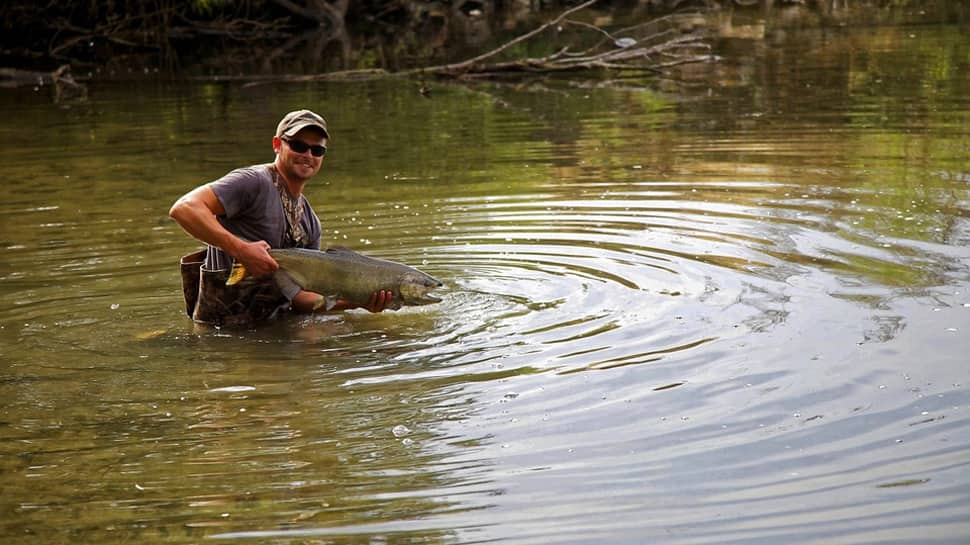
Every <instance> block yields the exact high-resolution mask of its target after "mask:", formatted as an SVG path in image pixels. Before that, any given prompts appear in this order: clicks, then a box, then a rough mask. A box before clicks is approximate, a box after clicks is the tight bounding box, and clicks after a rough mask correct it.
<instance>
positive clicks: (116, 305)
mask: <svg viewBox="0 0 970 545" xmlns="http://www.w3.org/2000/svg"><path fill="white" fill-rule="evenodd" d="M119 308H121V305H119V304H118V303H111V310H118V309H119Z"/></svg>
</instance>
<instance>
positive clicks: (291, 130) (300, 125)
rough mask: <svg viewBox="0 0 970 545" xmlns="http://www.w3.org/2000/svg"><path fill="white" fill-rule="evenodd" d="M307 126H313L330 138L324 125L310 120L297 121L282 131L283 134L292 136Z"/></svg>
mask: <svg viewBox="0 0 970 545" xmlns="http://www.w3.org/2000/svg"><path fill="white" fill-rule="evenodd" d="M307 127H313V128H314V129H318V130H320V131H323V136H324V138H330V132H329V131H327V128H326V127H324V126H323V125H321V124H319V123H314V122H312V121H308V122H306V123H297V124H296V125H293V126H292V127H290V128H289V129H286V130H285V131H283V136H293V135H295V134H296V133H298V132H300V131H302V130H303V129H305V128H307Z"/></svg>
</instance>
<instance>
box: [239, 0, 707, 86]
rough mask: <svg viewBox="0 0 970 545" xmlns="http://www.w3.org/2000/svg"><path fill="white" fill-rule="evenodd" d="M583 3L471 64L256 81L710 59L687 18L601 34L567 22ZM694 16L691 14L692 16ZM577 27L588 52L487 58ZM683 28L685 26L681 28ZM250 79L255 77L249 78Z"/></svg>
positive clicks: (625, 69)
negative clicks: (587, 37) (588, 41)
mask: <svg viewBox="0 0 970 545" xmlns="http://www.w3.org/2000/svg"><path fill="white" fill-rule="evenodd" d="M597 1H598V0H587V1H586V2H583V3H582V4H579V5H577V6H574V7H572V8H570V9H568V10H566V11H564V12H562V13H560V14H559V15H558V16H556V17H555V18H553V19H551V20H550V21H548V22H546V23H543V24H542V25H540V26H539V27H537V28H535V29H534V30H531V31H529V32H527V33H525V34H522V35H520V36H518V37H516V38H514V39H512V40H510V41H508V42H505V43H504V44H502V45H500V46H499V47H496V48H495V49H492V50H491V51H488V52H486V53H483V54H481V55H478V56H476V57H473V58H471V59H468V60H465V61H461V62H457V63H451V64H443V65H438V66H430V67H425V68H416V69H412V70H404V71H400V72H388V71H385V70H347V71H339V72H328V73H323V74H307V75H290V76H275V77H268V78H258V79H259V80H261V81H264V82H265V81H322V80H344V79H361V78H374V77H390V76H398V77H401V76H421V77H438V78H449V79H478V78H488V77H498V76H501V75H511V74H553V73H565V72H582V71H596V70H600V71H608V72H613V73H628V74H631V73H652V74H662V73H664V70H666V69H668V68H671V67H674V66H678V65H682V64H687V63H696V62H708V61H710V60H712V56H711V54H710V45H709V44H708V43H707V41H706V36H705V33H704V32H698V31H686V30H683V28H682V26H681V22H682V21H680V20H679V19H678V18H685V17H691V15H689V14H673V15H667V16H664V17H659V18H657V19H654V20H652V21H649V22H646V23H641V24H638V25H635V26H632V27H627V28H624V29H621V30H619V31H616V32H615V33H610V32H609V31H607V30H606V29H604V28H602V27H600V26H597V25H594V24H592V23H587V22H583V21H574V20H571V19H568V17H569V16H571V15H573V14H576V13H578V12H580V11H582V10H584V9H586V8H589V7H590V6H592V5H593V4H595V3H596V2H597ZM695 15H696V14H695ZM567 25H568V26H573V27H578V28H580V29H585V30H588V31H590V32H593V33H595V35H596V36H598V37H599V38H600V40H599V41H598V42H597V43H596V45H593V46H591V47H588V48H586V49H583V50H577V51H572V50H571V48H570V46H566V47H563V48H561V49H560V50H558V51H556V52H554V53H551V54H549V55H546V56H544V57H528V58H519V59H513V60H506V61H495V62H490V61H489V60H490V59H493V58H494V57H497V56H498V55H500V54H501V53H503V52H506V51H507V50H508V49H510V48H511V47H513V46H515V45H518V44H522V43H524V42H527V41H528V40H530V39H532V38H534V37H536V36H538V35H539V34H542V33H543V32H546V31H549V30H550V29H555V31H557V32H558V31H561V30H562V29H563V28H564V27H565V26H567ZM684 26H685V27H689V26H690V25H689V24H685V25H684ZM249 79H255V78H249Z"/></svg>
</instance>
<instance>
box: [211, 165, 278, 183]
mask: <svg viewBox="0 0 970 545" xmlns="http://www.w3.org/2000/svg"><path fill="white" fill-rule="evenodd" d="M270 166H271V165H270V164H262V165H251V166H247V167H240V168H236V169H233V170H231V171H229V172H228V173H227V174H226V175H225V176H223V177H222V178H220V179H219V180H216V181H223V180H227V181H232V180H253V181H259V182H269V183H273V176H272V174H271V173H270V169H269V167H270Z"/></svg>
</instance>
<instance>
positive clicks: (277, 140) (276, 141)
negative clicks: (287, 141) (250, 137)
mask: <svg viewBox="0 0 970 545" xmlns="http://www.w3.org/2000/svg"><path fill="white" fill-rule="evenodd" d="M282 145H283V141H282V140H280V137H279V136H274V137H273V153H279V152H280V146H282Z"/></svg>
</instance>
